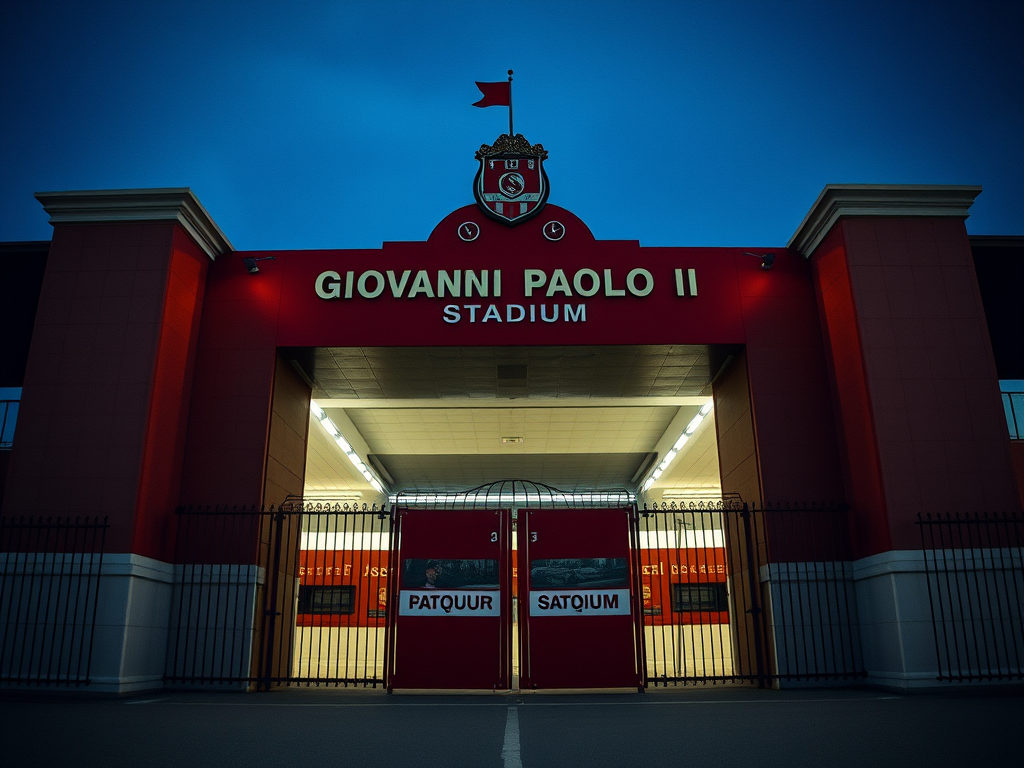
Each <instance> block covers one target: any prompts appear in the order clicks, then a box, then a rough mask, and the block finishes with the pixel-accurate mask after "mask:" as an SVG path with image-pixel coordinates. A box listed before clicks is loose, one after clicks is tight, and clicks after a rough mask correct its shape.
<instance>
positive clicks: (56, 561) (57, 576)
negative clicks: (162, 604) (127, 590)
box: [0, 517, 109, 686]
mask: <svg viewBox="0 0 1024 768" xmlns="http://www.w3.org/2000/svg"><path fill="white" fill-rule="evenodd" d="M108 527H109V526H108V524H107V518H102V519H101V518H99V517H76V518H74V519H71V518H60V517H47V518H38V517H3V518H0V632H2V636H0V683H3V684H5V685H29V686H32V685H36V686H39V685H55V686H81V685H87V684H88V683H89V682H90V670H91V665H92V650H93V639H94V636H95V632H96V607H97V604H98V602H99V588H100V574H101V572H102V569H103V553H104V548H105V545H106V535H107V529H108Z"/></svg>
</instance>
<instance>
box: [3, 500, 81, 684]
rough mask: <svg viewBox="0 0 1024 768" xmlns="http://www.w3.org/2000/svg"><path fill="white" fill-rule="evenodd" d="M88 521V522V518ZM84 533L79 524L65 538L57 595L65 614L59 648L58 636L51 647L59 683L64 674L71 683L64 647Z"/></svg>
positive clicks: (67, 682)
mask: <svg viewBox="0 0 1024 768" xmlns="http://www.w3.org/2000/svg"><path fill="white" fill-rule="evenodd" d="M86 522H88V518H86ZM83 535H84V531H83V529H82V527H81V526H79V525H76V526H75V528H74V539H73V540H71V542H70V543H69V541H68V540H69V538H70V537H71V530H70V529H69V531H68V535H67V537H65V539H64V550H65V555H64V557H63V558H62V560H61V568H60V575H61V587H60V592H59V593H58V596H57V601H58V609H59V604H60V602H61V595H63V604H64V615H63V616H62V617H61V620H60V627H61V632H60V647H59V648H58V647H57V642H56V638H54V643H53V646H52V648H51V666H52V653H53V649H56V650H57V680H56V682H57V683H58V684H60V683H61V682H62V681H61V677H62V676H63V677H64V678H65V679H64V681H63V682H64V684H65V685H69V684H70V664H65V663H64V647H65V643H66V641H67V637H68V632H69V621H70V620H71V618H72V617H71V615H70V608H71V588H72V584H74V582H75V581H77V580H78V579H77V578H76V574H75V552H76V551H77V550H78V548H79V540H80V538H82V537H83ZM68 555H70V558H69V557H68ZM65 565H66V566H67V572H66V573H65V570H64V568H65ZM71 627H72V631H73V625H71ZM2 647H3V646H0V648H2ZM62 669H63V670H64V673H63V675H62V672H61V670H62Z"/></svg>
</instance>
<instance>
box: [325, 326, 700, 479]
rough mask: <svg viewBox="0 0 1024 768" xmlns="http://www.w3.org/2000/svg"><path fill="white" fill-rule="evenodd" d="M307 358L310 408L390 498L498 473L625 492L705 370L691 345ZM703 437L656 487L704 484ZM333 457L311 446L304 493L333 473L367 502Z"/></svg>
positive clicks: (691, 404)
mask: <svg viewBox="0 0 1024 768" xmlns="http://www.w3.org/2000/svg"><path fill="white" fill-rule="evenodd" d="M312 352H313V358H314V360H315V364H314V370H313V371H308V372H309V373H311V374H312V378H313V380H314V389H313V397H314V399H315V400H317V401H319V402H320V403H321V404H322V406H323V407H324V408H325V410H326V412H327V413H328V415H331V414H333V415H334V416H335V417H336V418H335V419H334V420H335V422H336V423H337V424H339V425H341V424H347V425H348V426H346V427H345V429H346V430H349V431H351V432H352V433H354V435H355V437H357V438H358V441H359V442H360V443H361V444H363V445H365V446H366V455H365V456H363V458H365V459H368V460H369V461H370V463H371V465H374V466H377V467H379V469H380V470H382V477H383V479H384V480H385V482H386V484H387V485H388V487H389V489H390V490H392V491H400V490H411V489H423V490H465V489H467V488H471V487H474V486H477V485H481V484H483V483H486V482H491V481H494V480H502V479H510V478H522V479H526V480H532V481H536V482H543V483H547V484H549V485H552V486H555V487H557V488H561V489H562V490H566V491H568V490H583V489H588V488H614V487H624V486H625V487H633V486H634V483H635V478H636V476H637V473H638V471H639V470H641V469H642V468H645V467H648V466H649V465H650V464H651V462H652V460H653V459H654V456H655V453H654V452H655V451H656V450H662V446H664V445H665V443H666V440H667V439H668V440H669V442H668V445H671V442H673V441H674V440H675V438H676V437H677V435H672V436H667V432H668V431H669V430H670V429H672V430H676V431H678V430H679V429H680V427H679V424H680V421H682V423H685V422H686V421H689V419H690V418H692V415H693V414H694V413H696V410H697V408H699V407H700V405H702V404H703V403H704V402H706V400H705V398H707V397H708V396H709V395H710V380H711V377H712V373H713V372H712V370H711V360H712V357H713V355H712V351H711V350H710V349H709V348H708V347H704V346H673V345H662V346H598V347H589V346H587V347H583V346H579V347H574V346H552V347H429V348H425V347H397V348H367V349H358V348H321V349H316V350H313V351H312ZM715 359H717V358H715ZM653 398H659V399H658V400H654V399H653ZM318 428H319V427H318ZM713 432H714V430H713V429H712V430H711V431H710V433H711V434H710V437H708V436H706V435H699V436H695V439H694V440H692V441H691V443H690V445H688V446H687V447H686V448H685V450H684V451H681V452H680V454H679V456H678V458H677V459H676V462H675V465H674V466H672V467H671V470H670V471H668V472H666V473H665V474H664V475H663V477H662V479H661V481H660V482H659V483H658V485H659V486H663V487H664V488H666V489H668V488H682V487H692V486H699V487H706V486H709V485H714V484H717V482H718V479H717V475H718V464H717V447H716V445H715V441H714V435H713ZM352 436H353V435H351V434H350V435H349V437H352ZM332 448H336V446H333V445H332V444H331V441H330V440H329V439H322V440H317V441H313V440H311V442H310V449H309V451H310V454H309V466H308V467H307V486H308V487H313V486H316V488H317V489H323V490H324V491H327V490H329V489H330V488H331V486H332V480H331V475H332V468H331V467H332V464H333V465H334V471H335V474H336V475H337V476H338V480H337V483H336V485H337V487H338V492H339V493H343V492H346V491H352V490H362V492H363V493H364V494H365V495H366V496H370V495H372V490H371V489H370V488H369V486H368V484H365V483H363V481H362V479H361V477H360V476H358V473H356V472H354V471H353V470H352V469H351V467H350V466H348V464H349V462H348V460H347V459H346V458H345V457H344V455H343V454H342V453H341V452H339V451H338V450H334V451H333V452H332V450H331V449H332ZM363 486H365V487H363Z"/></svg>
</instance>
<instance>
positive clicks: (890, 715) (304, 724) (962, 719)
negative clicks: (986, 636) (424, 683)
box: [0, 686, 1024, 768]
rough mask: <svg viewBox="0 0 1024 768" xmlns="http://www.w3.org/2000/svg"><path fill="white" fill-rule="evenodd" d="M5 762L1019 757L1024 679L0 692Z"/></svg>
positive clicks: (837, 761)
mask: <svg viewBox="0 0 1024 768" xmlns="http://www.w3.org/2000/svg"><path fill="white" fill-rule="evenodd" d="M0 730H2V739H0V743H2V744H3V748H2V752H0V754H2V755H3V762H4V765H7V766H18V767H19V768H20V767H21V766H68V767H69V768H70V767H71V766H75V767H76V768H77V767H78V766H82V767H88V766H104V767H113V766H145V767H146V768H156V767H158V766H218V767H220V768H224V767H226V766H301V768H327V767H328V766H353V767H354V768H355V767H358V768H372V767H373V766H445V767H447V766H452V768H459V767H461V766H466V767H467V768H479V767H481V766H485V767H490V766H493V767H494V768H547V767H549V766H550V767H552V768H555V767H557V768H572V767H573V766H588V767H589V766H644V767H645V768H654V767H655V766H657V767H658V768H668V766H701V768H711V767H715V768H721V767H723V766H757V768H772V767H774V766H787V768H790V767H792V766H815V767H822V768H824V767H827V766H851V768H852V767H854V766H855V767H856V768H878V766H890V765H892V766H929V768H936V767H942V766H956V768H967V767H973V766H993V767H995V766H1006V765H1021V764H1024V751H1022V747H1024V743H1022V742H1024V695H1022V692H1021V689H1019V688H1017V689H989V690H984V691H978V690H971V691H966V690H965V691H960V692H952V691H946V692H942V693H915V694H908V695H899V694H892V693H885V692H880V691H871V690H849V689H845V690H844V689H840V690H820V689H818V690H804V691H770V690H767V691H766V690H757V689H748V688H723V687H721V686H718V687H713V686H706V687H696V688H685V689H675V690H668V691H665V690H655V691H649V692H647V693H644V694H637V693H628V694H625V693H589V694H541V693H511V694H509V693H505V694H483V695H468V694H456V695H438V694H433V695H430V694H426V695H425V694H393V695H387V694H385V693H383V692H381V691H373V690H369V691H367V690H351V689H350V690H345V689H304V688H302V689H288V690H282V691H275V692H271V693H259V694H257V693H251V694H237V693H161V694H153V695H148V696H140V697H135V698H126V699H95V698H68V697H43V698H39V697H36V696H31V697H26V696H21V695H18V694H16V693H15V694H4V695H3V696H2V697H0Z"/></svg>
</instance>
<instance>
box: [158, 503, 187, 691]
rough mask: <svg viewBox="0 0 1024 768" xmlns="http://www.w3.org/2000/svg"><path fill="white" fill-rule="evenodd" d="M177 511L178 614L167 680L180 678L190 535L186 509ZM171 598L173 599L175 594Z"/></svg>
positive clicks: (175, 560)
mask: <svg viewBox="0 0 1024 768" xmlns="http://www.w3.org/2000/svg"><path fill="white" fill-rule="evenodd" d="M175 513H176V515H177V525H176V526H175V527H176V530H175V542H174V550H175V558H174V573H173V576H172V581H171V583H172V584H177V585H178V615H177V617H176V618H175V619H173V620H172V624H171V627H172V628H173V631H174V643H173V648H174V649H173V651H172V652H171V656H170V658H169V659H168V660H167V664H166V666H165V668H164V679H165V680H175V679H177V678H178V651H179V648H180V646H181V614H182V610H183V609H184V601H185V565H184V563H185V542H186V539H187V535H188V531H187V528H186V526H187V524H188V519H189V518H188V515H187V514H186V512H185V510H184V509H182V508H181V507H179V508H178V509H177V510H176V511H175ZM172 595H173V592H172ZM171 599H172V600H173V596H172V598H171Z"/></svg>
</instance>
